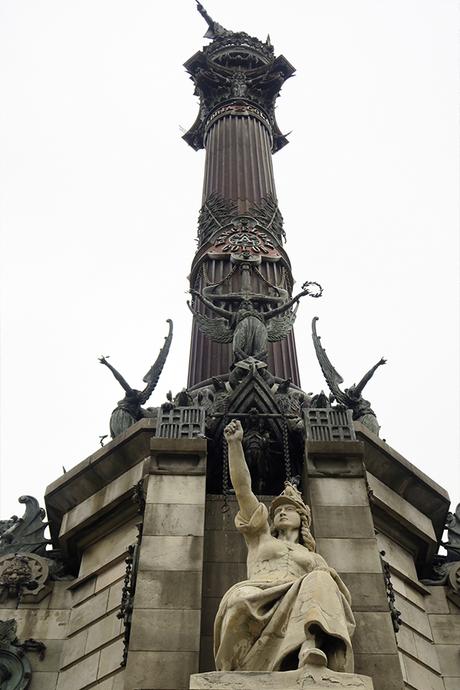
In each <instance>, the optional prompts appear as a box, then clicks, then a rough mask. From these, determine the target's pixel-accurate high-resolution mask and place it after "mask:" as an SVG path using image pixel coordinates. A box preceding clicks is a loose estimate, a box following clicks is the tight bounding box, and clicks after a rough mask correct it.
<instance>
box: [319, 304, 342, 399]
mask: <svg viewBox="0 0 460 690" xmlns="http://www.w3.org/2000/svg"><path fill="white" fill-rule="evenodd" d="M317 321H318V317H317V316H315V318H314V319H313V321H312V322H311V335H312V338H313V345H314V346H315V350H316V356H317V358H318V362H319V366H320V367H321V371H322V372H323V375H324V378H325V379H326V382H327V385H328V386H329V388H330V390H331V392H332V393H333V394H334V396H335V397H336V399H337V402H339V403H341V404H342V405H347V404H348V397H347V396H346V395H345V393H343V391H341V390H340V388H339V383H343V378H342V377H341V376H340V374H339V372H338V371H337V370H336V369H335V368H334V366H333V365H332V363H331V361H330V359H329V357H328V356H327V354H326V350H325V349H324V347H323V346H322V345H321V338H320V336H319V335H318V334H317V333H316V322H317Z"/></svg>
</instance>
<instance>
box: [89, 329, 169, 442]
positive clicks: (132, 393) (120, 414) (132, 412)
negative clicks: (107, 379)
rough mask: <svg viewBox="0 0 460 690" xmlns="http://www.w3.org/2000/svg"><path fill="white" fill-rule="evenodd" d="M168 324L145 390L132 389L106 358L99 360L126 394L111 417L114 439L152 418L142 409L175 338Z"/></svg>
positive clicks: (111, 431) (147, 376) (155, 383)
mask: <svg viewBox="0 0 460 690" xmlns="http://www.w3.org/2000/svg"><path fill="white" fill-rule="evenodd" d="M167 323H169V332H168V335H167V336H166V338H165V343H164V345H163V347H162V348H161V350H160V352H159V355H158V357H157V359H156V361H155V364H153V366H151V367H150V369H149V371H148V372H147V373H146V375H145V376H144V378H143V379H142V380H143V381H144V383H146V384H147V385H146V387H145V388H144V390H142V391H138V390H136V389H135V388H131V386H130V385H129V384H128V383H127V382H126V381H125V379H124V378H123V376H122V375H121V374H120V373H119V372H118V371H117V370H116V369H115V367H113V366H112V365H111V364H109V362H108V361H107V358H106V357H100V358H99V361H100V363H101V364H104V365H105V366H106V367H107V368H108V369H110V371H111V372H112V374H113V375H114V376H115V378H116V379H117V381H118V383H120V384H121V386H122V387H123V388H124V390H125V392H126V395H125V397H124V398H123V399H122V400H119V401H118V403H117V406H116V408H115V409H114V410H113V412H112V414H111V416H110V435H111V436H112V438H115V436H118V434H121V433H122V432H123V431H126V429H128V428H129V427H130V426H132V425H133V424H134V423H135V422H137V421H139V419H142V418H143V417H151V416H152V415H151V414H150V413H149V411H148V410H145V409H144V408H143V407H141V405H144V404H145V403H146V402H147V400H148V399H149V398H150V396H151V395H152V393H153V391H154V390H155V387H156V385H157V383H158V380H159V378H160V374H161V372H162V371H163V367H164V365H165V362H166V358H167V356H168V352H169V348H170V346H171V341H172V336H173V322H172V321H171V319H167Z"/></svg>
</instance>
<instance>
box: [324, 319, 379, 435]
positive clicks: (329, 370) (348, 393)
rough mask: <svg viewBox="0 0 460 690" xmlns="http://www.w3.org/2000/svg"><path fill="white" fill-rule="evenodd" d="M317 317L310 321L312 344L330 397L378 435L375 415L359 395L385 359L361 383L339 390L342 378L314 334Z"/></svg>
mask: <svg viewBox="0 0 460 690" xmlns="http://www.w3.org/2000/svg"><path fill="white" fill-rule="evenodd" d="M317 321H318V317H317V316H315V318H314V319H313V321H312V324H311V329H312V338H313V344H314V346H315V350H316V356H317V358H318V362H319V365H320V367H321V371H322V372H323V375H324V378H325V379H326V382H327V385H328V386H329V389H330V391H331V393H332V396H333V398H334V399H335V400H337V402H338V403H339V404H340V405H343V406H344V407H346V408H348V409H350V410H352V411H353V419H355V420H359V421H360V422H361V423H362V424H364V426H366V427H367V428H368V429H369V430H370V431H372V432H373V433H374V434H377V436H378V435H379V430H380V425H379V423H378V421H377V417H376V414H375V412H374V410H373V409H372V408H371V404H370V402H369V401H368V400H365V399H364V398H363V396H362V395H361V393H362V391H363V389H364V386H365V385H366V384H367V383H368V382H369V381H370V380H371V378H372V376H373V375H374V373H375V371H376V370H377V369H378V367H380V366H382V364H385V363H386V359H383V357H382V358H381V359H380V360H379V361H378V362H377V364H375V365H374V366H373V367H372V369H369V371H368V372H367V374H364V376H363V378H362V379H361V381H360V382H359V383H358V384H357V385H356V384H353V386H350V388H345V390H343V391H342V390H341V389H340V387H339V384H340V383H343V378H342V377H341V376H340V374H339V373H338V371H337V370H336V369H334V366H333V365H332V363H331V361H330V359H329V357H328V356H327V354H326V350H325V349H324V347H323V346H322V345H321V338H320V336H319V335H318V334H317V333H316V322H317Z"/></svg>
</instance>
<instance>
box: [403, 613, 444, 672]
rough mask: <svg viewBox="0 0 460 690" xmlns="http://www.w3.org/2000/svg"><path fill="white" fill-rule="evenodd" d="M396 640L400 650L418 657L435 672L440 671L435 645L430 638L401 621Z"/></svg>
mask: <svg viewBox="0 0 460 690" xmlns="http://www.w3.org/2000/svg"><path fill="white" fill-rule="evenodd" d="M397 641H398V647H399V649H400V650H402V651H403V652H406V653H407V654H410V655H411V656H413V657H414V658H415V659H420V661H422V662H423V663H424V664H425V666H429V667H430V668H431V669H433V670H434V671H435V672H436V673H439V672H440V667H439V660H438V656H437V653H436V647H435V645H434V644H433V643H432V642H431V641H430V640H427V639H426V638H425V637H422V636H421V635H419V634H418V633H417V632H415V630H412V629H411V628H408V627H407V626H406V625H404V623H403V624H402V625H401V627H400V629H399V631H398V635H397Z"/></svg>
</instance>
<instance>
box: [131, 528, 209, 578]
mask: <svg viewBox="0 0 460 690" xmlns="http://www.w3.org/2000/svg"><path fill="white" fill-rule="evenodd" d="M202 564H203V537H169V536H168V537H144V538H143V539H142V549H141V556H140V560H139V569H140V570H200V571H201V569H202Z"/></svg>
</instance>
